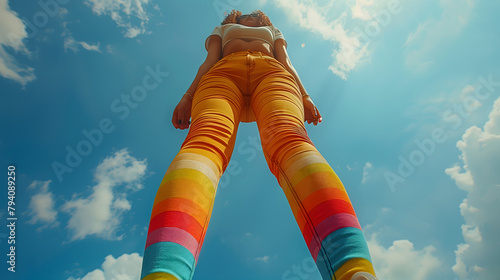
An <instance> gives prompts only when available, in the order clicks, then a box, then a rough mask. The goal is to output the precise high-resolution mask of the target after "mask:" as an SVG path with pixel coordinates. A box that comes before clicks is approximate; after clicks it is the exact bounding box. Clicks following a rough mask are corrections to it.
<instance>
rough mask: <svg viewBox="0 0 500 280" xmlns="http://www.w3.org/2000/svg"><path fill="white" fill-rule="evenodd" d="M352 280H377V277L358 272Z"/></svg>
mask: <svg viewBox="0 0 500 280" xmlns="http://www.w3.org/2000/svg"><path fill="white" fill-rule="evenodd" d="M351 280H377V277H375V276H373V275H371V274H370V273H368V272H356V273H355V274H354V275H353V276H352V278H351Z"/></svg>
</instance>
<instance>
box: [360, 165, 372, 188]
mask: <svg viewBox="0 0 500 280" xmlns="http://www.w3.org/2000/svg"><path fill="white" fill-rule="evenodd" d="M372 168H373V164H372V163H371V162H367V163H365V166H364V167H363V179H362V180H361V183H362V184H364V183H366V180H367V179H368V172H369V171H370V170H371V169H372Z"/></svg>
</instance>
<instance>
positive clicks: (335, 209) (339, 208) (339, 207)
mask: <svg viewBox="0 0 500 280" xmlns="http://www.w3.org/2000/svg"><path fill="white" fill-rule="evenodd" d="M341 213H347V214H351V215H353V216H356V214H355V213H354V209H353V208H352V205H351V203H350V202H348V201H345V200H342V199H331V200H327V201H324V202H322V203H320V204H318V205H317V206H316V207H314V208H313V209H312V210H311V211H309V212H308V214H309V217H310V218H311V221H312V223H313V225H314V226H315V227H316V226H318V225H319V224H320V223H321V222H323V220H325V219H326V218H328V217H330V216H333V215H336V214H341Z"/></svg>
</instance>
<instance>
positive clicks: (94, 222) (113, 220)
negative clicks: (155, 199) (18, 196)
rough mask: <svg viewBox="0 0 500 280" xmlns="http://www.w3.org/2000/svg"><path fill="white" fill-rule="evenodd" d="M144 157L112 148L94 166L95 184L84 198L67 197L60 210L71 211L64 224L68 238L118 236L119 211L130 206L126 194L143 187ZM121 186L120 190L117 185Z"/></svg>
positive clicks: (126, 209)
mask: <svg viewBox="0 0 500 280" xmlns="http://www.w3.org/2000/svg"><path fill="white" fill-rule="evenodd" d="M146 168H147V163H146V160H145V159H144V160H142V161H140V160H137V159H136V158H134V157H132V156H130V155H129V153H128V151H127V150H126V149H123V150H120V151H117V152H115V153H114V154H113V155H112V156H109V157H107V158H105V159H104V160H103V161H102V162H101V163H100V164H99V166H97V168H96V171H95V174H94V177H95V181H96V184H95V185H94V186H93V187H92V194H90V195H89V196H87V197H86V198H76V197H75V198H73V199H71V200H70V201H67V202H66V203H65V204H64V205H63V206H62V210H63V211H64V212H66V213H69V214H70V215H71V219H70V220H69V222H68V225H67V228H68V229H69V230H70V232H71V241H73V240H79V239H83V238H85V237H86V236H87V235H97V236H99V237H102V238H105V239H121V236H117V234H116V232H117V230H118V228H119V225H120V223H121V219H122V214H123V213H124V212H126V211H128V210H130V209H131V204H130V202H129V201H128V200H127V197H126V194H127V193H128V192H133V191H137V190H140V189H142V184H141V182H142V180H143V179H144V176H145V175H146ZM120 186H124V187H123V188H122V189H120V190H119V191H118V190H117V188H118V187H120Z"/></svg>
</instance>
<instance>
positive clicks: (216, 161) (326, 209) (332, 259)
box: [141, 50, 375, 280]
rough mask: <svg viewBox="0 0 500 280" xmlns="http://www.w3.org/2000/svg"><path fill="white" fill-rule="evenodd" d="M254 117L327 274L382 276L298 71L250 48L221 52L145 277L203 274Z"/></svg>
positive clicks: (174, 172)
mask: <svg viewBox="0 0 500 280" xmlns="http://www.w3.org/2000/svg"><path fill="white" fill-rule="evenodd" d="M253 120H256V121H257V126H258V128H259V133H260V139H261V143H262V148H263V151H264V156H265V159H266V161H267V164H268V166H269V168H270V170H271V172H272V173H273V174H274V175H275V177H276V178H277V180H278V183H279V185H280V186H281V188H282V189H283V191H284V192H285V194H286V197H287V199H288V202H289V204H290V207H291V209H292V212H293V214H294V216H295V219H296V221H297V223H298V225H299V227H300V230H301V232H302V235H303V237H304V239H305V242H306V244H307V246H308V248H309V251H310V252H311V255H312V257H313V259H314V260H315V262H316V265H317V266H318V269H319V271H320V273H321V275H322V278H323V279H324V280H326V279H328V280H331V279H342V280H344V279H345V280H350V279H351V277H352V275H353V274H354V273H356V272H359V271H365V272H370V273H372V274H373V275H375V273H374V271H373V267H372V264H371V260H370V254H369V251H368V247H367V244H366V240H365V238H364V235H363V232H362V231H361V226H360V225H359V222H358V219H357V217H356V214H355V213H354V209H353V207H352V205H351V202H350V200H349V197H348V196H347V193H346V191H345V189H344V186H343V185H342V182H341V181H340V180H339V178H338V177H337V175H336V174H335V172H334V171H333V170H332V168H331V167H330V165H329V164H328V163H327V162H326V160H325V159H324V158H323V157H322V156H321V154H320V153H319V152H318V151H317V150H316V148H315V147H314V145H313V143H312V142H311V140H310V139H309V137H308V136H307V132H306V129H305V126H304V109H303V105H302V97H301V94H300V92H299V89H298V87H297V84H296V82H295V80H294V78H293V76H292V75H291V74H290V73H288V72H287V71H286V70H285V68H284V66H283V65H282V64H281V63H280V62H278V61H277V60H276V59H274V58H272V57H269V56H266V55H263V54H261V53H256V52H252V51H250V50H249V51H243V52H237V53H233V54H231V55H228V56H225V57H224V58H222V59H221V60H219V61H218V62H217V63H216V64H215V65H214V66H213V67H212V68H211V69H210V71H209V72H207V73H206V74H205V75H204V76H203V78H202V79H201V81H200V83H199V85H198V88H197V91H196V93H195V95H194V99H193V104H192V123H191V127H190V130H189V132H188V135H187V137H186V139H185V141H184V143H183V144H182V147H181V150H180V151H179V153H178V154H177V155H176V157H175V158H174V159H173V161H172V163H171V165H170V167H169V168H168V170H167V171H166V174H165V176H164V178H163V180H162V182H161V184H160V187H159V189H158V192H157V194H156V197H155V201H154V205H153V210H152V214H151V220H150V224H149V230H148V236H147V241H146V248H145V251H144V259H143V264H142V273H141V279H142V280H153V279H156V280H158V279H161V280H190V279H191V278H192V277H193V274H194V269H195V265H196V262H197V260H198V255H199V253H200V249H201V247H202V244H203V239H204V237H205V233H206V230H207V227H208V224H209V220H210V215H211V212H212V207H213V203H214V199H215V194H216V190H217V184H218V181H219V179H220V177H221V176H222V174H223V172H224V170H225V169H226V167H227V165H228V163H229V160H230V158H231V154H232V152H233V148H234V144H235V139H236V131H237V129H238V125H239V123H240V121H244V122H248V121H253Z"/></svg>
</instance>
